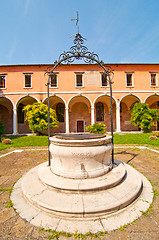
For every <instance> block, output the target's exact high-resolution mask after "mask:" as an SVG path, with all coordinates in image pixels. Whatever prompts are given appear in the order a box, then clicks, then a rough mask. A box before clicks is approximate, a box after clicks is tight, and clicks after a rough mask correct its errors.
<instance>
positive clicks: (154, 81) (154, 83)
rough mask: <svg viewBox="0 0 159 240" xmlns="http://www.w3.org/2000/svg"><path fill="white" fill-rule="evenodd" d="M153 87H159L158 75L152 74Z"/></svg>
mask: <svg viewBox="0 0 159 240" xmlns="http://www.w3.org/2000/svg"><path fill="white" fill-rule="evenodd" d="M150 77H151V87H155V86H157V73H150Z"/></svg>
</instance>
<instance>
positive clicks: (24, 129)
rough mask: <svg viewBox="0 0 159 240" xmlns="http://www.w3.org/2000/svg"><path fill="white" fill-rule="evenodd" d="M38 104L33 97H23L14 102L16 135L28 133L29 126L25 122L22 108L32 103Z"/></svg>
mask: <svg viewBox="0 0 159 240" xmlns="http://www.w3.org/2000/svg"><path fill="white" fill-rule="evenodd" d="M36 102H38V100H37V99H36V98H35V97H33V96H29V95H26V96H23V97H21V98H20V99H18V101H17V102H16V110H17V129H18V133H30V132H31V130H30V129H29V124H28V122H27V121H25V113H24V112H23V107H25V106H27V105H32V104H33V103H36Z"/></svg>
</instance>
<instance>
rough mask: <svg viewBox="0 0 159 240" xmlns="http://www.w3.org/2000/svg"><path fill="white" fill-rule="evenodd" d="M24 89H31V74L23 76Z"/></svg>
mask: <svg viewBox="0 0 159 240" xmlns="http://www.w3.org/2000/svg"><path fill="white" fill-rule="evenodd" d="M24 87H25V88H31V74H25V83H24Z"/></svg>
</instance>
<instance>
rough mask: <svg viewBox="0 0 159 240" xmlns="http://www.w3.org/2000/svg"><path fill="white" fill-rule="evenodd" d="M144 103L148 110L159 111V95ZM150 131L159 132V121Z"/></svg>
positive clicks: (152, 96) (149, 98)
mask: <svg viewBox="0 0 159 240" xmlns="http://www.w3.org/2000/svg"><path fill="white" fill-rule="evenodd" d="M145 102H146V103H147V104H148V105H149V108H151V109H152V108H154V109H159V95H151V96H149V97H148V98H147V99H146V101H145ZM152 131H159V121H158V122H156V124H155V126H153V127H152Z"/></svg>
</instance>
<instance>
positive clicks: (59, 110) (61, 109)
mask: <svg viewBox="0 0 159 240" xmlns="http://www.w3.org/2000/svg"><path fill="white" fill-rule="evenodd" d="M64 112H65V106H64V104H63V103H58V104H57V105H56V115H57V120H58V121H59V122H64Z"/></svg>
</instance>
